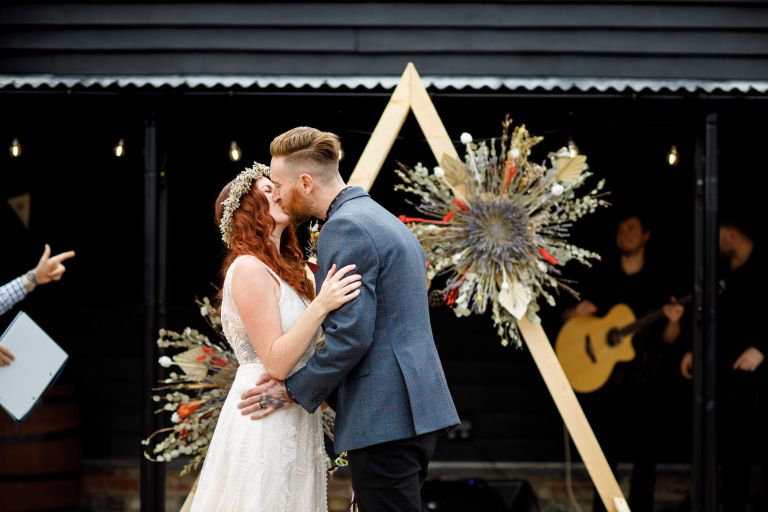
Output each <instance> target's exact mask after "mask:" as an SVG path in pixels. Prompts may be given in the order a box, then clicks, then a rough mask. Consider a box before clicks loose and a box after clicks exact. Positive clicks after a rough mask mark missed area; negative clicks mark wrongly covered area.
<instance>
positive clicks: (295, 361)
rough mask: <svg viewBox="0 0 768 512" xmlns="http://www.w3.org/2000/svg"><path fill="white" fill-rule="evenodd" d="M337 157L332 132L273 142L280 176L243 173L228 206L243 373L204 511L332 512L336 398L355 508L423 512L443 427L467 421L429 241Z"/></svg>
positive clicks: (216, 444)
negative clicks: (349, 180)
mask: <svg viewBox="0 0 768 512" xmlns="http://www.w3.org/2000/svg"><path fill="white" fill-rule="evenodd" d="M340 151H341V145H340V141H339V137H338V136H336V135H335V134H333V133H330V132H323V131H320V130H317V129H315V128H309V127H298V128H294V129H292V130H289V131H287V132H285V133H283V134H282V135H279V136H277V137H276V138H275V139H274V140H273V141H272V143H271V145H270V153H271V155H272V161H271V164H270V166H269V167H267V166H265V165H262V164H254V166H253V167H250V168H248V169H246V170H244V171H243V172H241V173H240V174H239V175H238V176H237V177H236V178H235V179H234V180H233V181H232V182H230V183H229V184H227V185H226V186H225V187H224V189H223V190H222V191H221V193H220V194H219V197H218V199H217V200H216V204H215V211H216V220H217V222H218V224H219V227H220V230H221V233H222V240H223V241H224V244H225V245H226V256H225V258H224V262H223V265H222V269H221V276H222V278H223V285H222V286H221V294H220V304H221V320H222V327H223V331H224V334H225V336H226V338H227V341H228V342H229V343H230V345H231V346H232V349H233V350H234V352H235V355H236V356H237V360H238V362H239V368H238V370H237V374H236V376H235V379H234V382H233V384H232V388H231V389H230V392H229V395H228V396H227V399H226V401H225V403H224V405H223V407H222V409H221V413H220V416H219V420H218V424H217V425H216V430H215V432H214V435H213V438H212V440H211V443H210V445H209V448H208V453H207V455H206V458H205V462H204V464H203V469H202V472H201V475H200V480H199V484H198V487H197V490H196V492H195V495H194V499H193V502H192V510H193V511H195V512H198V511H199V512H211V511H222V512H223V511H226V512H233V511H254V512H256V511H263V512H327V510H328V504H327V496H326V468H325V450H324V442H323V429H322V423H321V412H320V411H321V406H322V405H323V403H324V401H325V400H326V398H328V397H329V396H330V395H331V394H332V393H333V392H334V391H337V403H336V422H335V434H334V448H335V450H336V452H338V453H341V452H347V453H348V459H349V470H350V474H351V477H352V488H353V491H354V495H355V500H356V503H357V506H358V510H359V511H360V512H379V511H391V512H395V511H397V512H420V511H422V503H421V497H420V490H421V484H422V483H423V481H424V479H425V478H426V475H427V466H428V464H429V460H430V458H431V457H432V454H433V452H434V449H435V443H436V441H437V437H438V434H439V433H440V432H443V431H445V430H447V429H450V428H452V427H454V426H456V425H458V423H459V418H458V415H457V413H456V408H455V406H454V404H453V400H452V399H451V395H450V393H449V390H448V386H447V384H446V380H445V375H444V373H443V369H442V366H441V363H440V359H439V357H438V353H437V349H436V348H435V342H434V339H433V337H432V328H431V326H430V320H429V309H428V298H427V276H426V260H425V255H424V252H423V251H422V248H421V245H420V244H419V242H418V240H417V239H416V238H415V237H414V236H413V234H412V233H411V232H410V231H409V230H408V228H407V227H406V226H405V225H404V224H403V223H402V222H400V221H399V220H398V219H397V218H396V217H395V216H393V215H392V214H390V213H389V212H388V211H387V210H386V209H384V208H383V207H382V206H381V205H379V204H378V203H376V202H375V201H374V200H373V199H371V197H370V196H369V195H368V194H367V193H366V192H365V191H364V190H363V189H361V188H359V187H348V186H346V184H345V183H344V181H343V180H342V178H341V175H340V174H339V155H340ZM309 218H315V219H318V220H319V221H320V222H322V228H321V230H320V237H319V240H318V243H317V257H318V261H317V265H318V269H317V272H316V273H315V276H314V279H315V286H313V283H312V282H311V280H310V278H309V277H308V273H307V272H306V270H305V269H306V262H305V259H304V256H303V253H302V250H301V247H300V246H299V243H298V240H297V237H296V230H295V226H296V225H298V224H300V223H302V222H304V221H306V220H308V219H309ZM315 290H317V293H316V292H315ZM321 333H324V335H325V336H324V337H325V340H324V342H323V343H320V344H318V343H317V342H318V338H319V336H320V334H321Z"/></svg>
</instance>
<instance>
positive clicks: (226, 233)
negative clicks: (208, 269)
mask: <svg viewBox="0 0 768 512" xmlns="http://www.w3.org/2000/svg"><path fill="white" fill-rule="evenodd" d="M263 177H266V178H270V179H271V176H270V173H269V167H267V166H266V165H264V164H260V163H258V162H253V165H252V166H251V167H248V168H247V169H245V170H244V171H243V172H241V173H240V174H238V175H237V178H235V181H234V183H232V187H231V188H230V189H229V195H228V196H227V198H226V199H225V200H224V202H223V203H221V205H222V207H223V209H224V213H222V214H221V222H220V223H219V231H221V239H222V240H223V241H224V244H226V246H227V247H229V246H230V245H229V240H230V238H232V216H233V215H235V212H236V211H237V209H238V208H239V207H240V198H241V197H243V196H244V195H245V194H247V193H248V192H250V190H251V187H253V184H254V182H256V181H257V180H258V179H259V178H263Z"/></svg>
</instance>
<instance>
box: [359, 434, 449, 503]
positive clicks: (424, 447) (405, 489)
mask: <svg viewBox="0 0 768 512" xmlns="http://www.w3.org/2000/svg"><path fill="white" fill-rule="evenodd" d="M436 442H437V432H431V433H429V434H422V435H420V436H416V437H411V438H408V439H401V440H398V441H389V442H387V443H381V444H376V445H373V446H368V447H366V448H361V449H359V450H352V451H350V452H349V471H350V473H351V475H352V488H353V489H354V491H355V499H356V500H357V504H358V507H359V509H360V512H422V504H421V484H422V483H423V482H424V479H425V478H426V477H427V466H428V465H429V459H431V458H432V454H433V453H434V451H435V443H436Z"/></svg>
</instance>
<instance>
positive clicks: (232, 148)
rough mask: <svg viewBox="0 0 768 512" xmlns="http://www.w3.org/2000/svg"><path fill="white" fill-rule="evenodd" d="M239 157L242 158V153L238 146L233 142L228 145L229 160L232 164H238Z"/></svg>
mask: <svg viewBox="0 0 768 512" xmlns="http://www.w3.org/2000/svg"><path fill="white" fill-rule="evenodd" d="M241 156H243V153H242V151H240V146H238V145H237V142H235V141H234V140H233V141H232V144H230V145H229V159H230V160H232V161H233V162H239V161H240V157H241Z"/></svg>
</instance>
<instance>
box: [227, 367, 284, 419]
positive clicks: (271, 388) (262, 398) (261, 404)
mask: <svg viewBox="0 0 768 512" xmlns="http://www.w3.org/2000/svg"><path fill="white" fill-rule="evenodd" d="M240 400H241V401H240V403H239V404H237V408H238V409H240V414H242V415H243V416H246V415H248V414H250V415H251V419H252V420H260V419H262V418H264V417H266V416H269V415H270V414H272V413H273V412H275V411H277V410H278V409H283V408H285V407H288V406H290V405H291V404H292V403H293V400H291V397H290V396H288V392H287V391H286V390H285V384H284V383H283V381H281V380H275V379H273V378H272V377H270V376H269V375H267V374H263V375H262V376H261V377H259V380H258V382H256V386H255V387H252V388H251V389H249V390H248V391H246V392H245V393H243V394H242V395H240Z"/></svg>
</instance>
